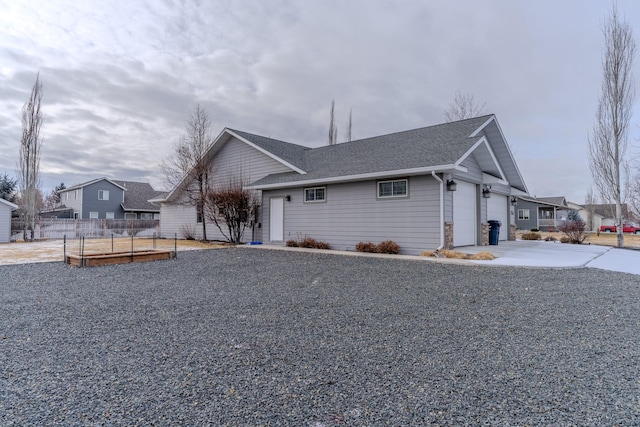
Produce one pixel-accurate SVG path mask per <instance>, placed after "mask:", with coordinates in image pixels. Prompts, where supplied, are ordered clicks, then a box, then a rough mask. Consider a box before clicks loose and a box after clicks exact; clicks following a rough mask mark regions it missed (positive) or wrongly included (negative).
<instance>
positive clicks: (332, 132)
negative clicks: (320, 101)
mask: <svg viewBox="0 0 640 427" xmlns="http://www.w3.org/2000/svg"><path fill="white" fill-rule="evenodd" d="M335 104H336V101H335V100H332V101H331V112H330V113H329V145H335V144H337V143H338V127H337V126H336V117H335Z"/></svg>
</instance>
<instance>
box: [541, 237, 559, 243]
mask: <svg viewBox="0 0 640 427" xmlns="http://www.w3.org/2000/svg"><path fill="white" fill-rule="evenodd" d="M544 241H545V242H556V241H558V239H556V238H555V237H553V236H547V237H545V238H544Z"/></svg>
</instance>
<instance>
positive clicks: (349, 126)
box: [345, 108, 353, 142]
mask: <svg viewBox="0 0 640 427" xmlns="http://www.w3.org/2000/svg"><path fill="white" fill-rule="evenodd" d="M352 129H353V108H352V109H350V110H349V121H348V122H347V130H346V132H345V133H346V139H345V141H346V142H351V130H352Z"/></svg>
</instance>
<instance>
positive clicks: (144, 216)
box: [140, 212, 153, 219]
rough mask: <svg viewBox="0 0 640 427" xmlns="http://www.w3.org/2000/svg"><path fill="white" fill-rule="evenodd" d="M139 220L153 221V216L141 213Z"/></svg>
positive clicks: (148, 213)
mask: <svg viewBox="0 0 640 427" xmlns="http://www.w3.org/2000/svg"><path fill="white" fill-rule="evenodd" d="M140 219H153V214H152V213H150V212H142V213H141V214H140Z"/></svg>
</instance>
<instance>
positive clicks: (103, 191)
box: [98, 190, 109, 200]
mask: <svg viewBox="0 0 640 427" xmlns="http://www.w3.org/2000/svg"><path fill="white" fill-rule="evenodd" d="M100 194H102V198H101V197H100ZM105 195H106V196H107V197H106V198H105ZM98 200H109V190H98Z"/></svg>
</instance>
